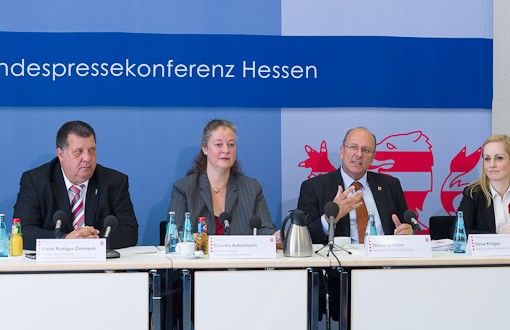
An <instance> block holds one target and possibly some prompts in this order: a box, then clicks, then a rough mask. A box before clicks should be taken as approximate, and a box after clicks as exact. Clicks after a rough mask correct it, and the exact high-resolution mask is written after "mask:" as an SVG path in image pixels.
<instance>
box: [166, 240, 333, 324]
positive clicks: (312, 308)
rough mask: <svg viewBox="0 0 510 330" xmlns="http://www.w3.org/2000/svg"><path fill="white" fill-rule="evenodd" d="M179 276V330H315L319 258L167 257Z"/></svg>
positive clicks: (322, 260) (323, 262)
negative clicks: (180, 318)
mask: <svg viewBox="0 0 510 330" xmlns="http://www.w3.org/2000/svg"><path fill="white" fill-rule="evenodd" d="M170 258H171V260H172V264H173V270H174V271H176V272H179V273H180V274H182V275H181V276H182V280H183V282H182V285H183V315H182V317H183V329H196V330H201V329H222V330H226V329H240V328H242V329H243V330H249V329H317V328H318V315H319V313H318V303H319V302H318V299H319V277H318V276H319V271H320V270H321V269H324V268H330V266H331V261H330V260H329V259H328V258H326V257H324V256H321V255H319V254H314V255H313V256H311V257H304V258H290V257H285V256H284V255H283V253H282V251H281V250H278V251H277V254H276V258H274V259H212V258H207V257H205V258H204V257H201V258H194V259H184V258H176V257H170Z"/></svg>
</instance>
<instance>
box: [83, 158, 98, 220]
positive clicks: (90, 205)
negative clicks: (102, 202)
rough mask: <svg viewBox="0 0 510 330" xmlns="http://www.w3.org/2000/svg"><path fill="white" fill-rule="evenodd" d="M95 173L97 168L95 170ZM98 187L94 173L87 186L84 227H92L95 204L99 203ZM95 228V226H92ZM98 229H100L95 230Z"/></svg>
mask: <svg viewBox="0 0 510 330" xmlns="http://www.w3.org/2000/svg"><path fill="white" fill-rule="evenodd" d="M96 171H97V168H96ZM99 193H100V191H99V185H98V182H97V177H96V173H94V175H92V177H91V178H90V180H89V184H88V186H87V197H86V199H85V225H86V226H94V225H95V224H94V220H95V215H96V210H97V203H98V201H99ZM94 227H96V226H94ZM96 229H100V228H96Z"/></svg>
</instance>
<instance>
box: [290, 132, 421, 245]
mask: <svg viewBox="0 0 510 330" xmlns="http://www.w3.org/2000/svg"><path fill="white" fill-rule="evenodd" d="M375 148H376V140H375V136H374V135H373V134H372V133H371V132H370V131H369V130H368V129H366V128H363V127H358V128H354V129H351V130H349V131H348V132H347V134H346V135H345V137H344V140H343V142H342V146H341V148H340V158H341V160H342V166H341V167H340V168H339V169H338V170H336V171H334V172H331V173H327V174H324V175H321V176H318V177H315V178H311V179H309V180H306V181H305V182H303V183H302V185H301V191H300V194H299V200H298V208H299V209H301V210H303V211H305V212H307V213H308V214H309V216H310V218H309V219H311V220H309V221H310V224H309V226H308V227H309V229H310V235H311V236H312V241H313V243H326V242H327V239H328V230H329V223H328V219H327V218H326V216H325V215H324V207H325V205H326V203H328V202H330V201H333V202H335V203H336V204H338V206H339V208H340V212H339V213H338V215H337V216H336V218H335V236H350V237H351V241H352V242H353V243H360V241H361V240H362V239H363V238H362V236H364V232H360V233H359V234H358V224H357V221H356V210H357V209H358V208H359V207H362V205H363V204H364V205H365V206H366V209H367V211H368V212H373V213H374V215H375V222H376V228H377V232H378V234H379V235H382V234H385V235H392V234H395V235H411V234H412V233H413V231H412V227H411V225H409V224H406V223H404V224H402V223H401V222H400V220H399V219H403V215H404V212H405V211H406V210H407V204H406V201H405V198H404V193H403V191H402V187H401V186H400V181H399V180H398V179H397V178H394V177H391V176H387V175H382V174H378V173H374V172H368V171H367V170H368V168H369V167H370V165H371V164H372V162H373V160H374V156H375ZM354 182H359V183H360V184H361V189H360V190H357V191H354V190H355V188H354V186H353V183H354ZM346 187H347V188H346Z"/></svg>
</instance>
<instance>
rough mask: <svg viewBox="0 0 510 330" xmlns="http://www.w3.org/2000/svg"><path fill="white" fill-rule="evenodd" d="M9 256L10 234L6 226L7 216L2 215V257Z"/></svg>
mask: <svg viewBox="0 0 510 330" xmlns="http://www.w3.org/2000/svg"><path fill="white" fill-rule="evenodd" d="M8 256H9V234H8V233H7V225H6V224H5V214H0V257H8Z"/></svg>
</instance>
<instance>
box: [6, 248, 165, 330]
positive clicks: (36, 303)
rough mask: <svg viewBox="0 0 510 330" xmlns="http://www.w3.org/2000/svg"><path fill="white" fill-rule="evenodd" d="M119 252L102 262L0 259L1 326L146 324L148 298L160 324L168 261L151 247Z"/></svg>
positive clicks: (131, 326) (137, 328)
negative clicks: (118, 256)
mask: <svg viewBox="0 0 510 330" xmlns="http://www.w3.org/2000/svg"><path fill="white" fill-rule="evenodd" d="M117 251H119V252H120V254H121V257H120V258H118V259H108V260H106V261H105V262H62V263H43V262H38V261H36V260H33V259H28V258H25V257H24V256H19V257H7V258H5V257H4V258H0V288H1V292H2V294H1V297H2V298H1V299H0V311H2V316H3V317H2V329H16V330H20V329H21V330H25V329H26V330H29V329H30V330H32V329H52V330H53V329H79V330H81V329H83V330H89V329H95V330H98V329H133V330H141V329H149V305H150V303H151V301H149V299H151V300H152V310H153V319H154V326H153V329H161V326H160V325H161V324H162V321H161V292H162V290H164V288H162V287H161V284H162V283H161V276H162V275H163V274H164V272H165V271H166V270H168V269H171V268H172V261H171V260H170V259H168V257H167V256H166V255H165V254H164V252H162V251H161V250H160V249H159V248H158V247H154V246H140V247H138V246H137V247H131V248H127V249H119V250H117ZM25 252H27V251H25ZM149 288H151V292H149Z"/></svg>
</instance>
